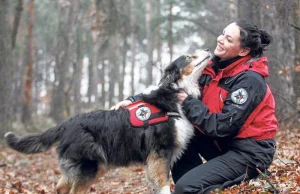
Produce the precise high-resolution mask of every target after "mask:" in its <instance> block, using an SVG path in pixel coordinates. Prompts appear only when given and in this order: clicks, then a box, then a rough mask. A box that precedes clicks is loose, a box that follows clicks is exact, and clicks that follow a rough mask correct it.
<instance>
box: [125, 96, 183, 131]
mask: <svg viewBox="0 0 300 194" xmlns="http://www.w3.org/2000/svg"><path fill="white" fill-rule="evenodd" d="M125 108H127V109H128V110H129V112H130V119H129V120H130V123H131V125H132V126H133V127H148V126H149V125H154V124H157V123H162V122H165V121H167V120H168V119H169V115H174V116H180V115H179V114H178V113H177V114H175V113H171V114H169V113H166V112H162V111H161V110H160V109H159V108H157V107H156V106H153V105H151V104H148V103H146V102H143V101H136V102H133V103H132V104H130V105H128V106H127V107H125Z"/></svg>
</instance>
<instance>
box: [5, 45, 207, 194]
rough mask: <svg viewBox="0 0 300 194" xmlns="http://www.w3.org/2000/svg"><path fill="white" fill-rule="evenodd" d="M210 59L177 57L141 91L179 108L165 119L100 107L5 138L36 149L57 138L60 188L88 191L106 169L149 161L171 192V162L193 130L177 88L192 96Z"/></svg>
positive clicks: (158, 103) (159, 189) (159, 186)
mask: <svg viewBox="0 0 300 194" xmlns="http://www.w3.org/2000/svg"><path fill="white" fill-rule="evenodd" d="M209 59H210V54H209V53H208V52H206V51H201V52H200V54H198V55H194V56H189V55H184V56H181V57H179V58H178V59H176V60H175V61H174V62H172V63H171V64H170V65H169V66H168V67H167V68H166V70H165V74H164V76H163V78H162V80H161V82H160V84H159V86H157V87H151V88H150V89H148V91H147V92H145V93H143V94H142V100H143V101H144V102H147V103H149V104H151V105H154V106H155V107H158V108H159V109H160V110H161V111H162V112H165V113H168V112H171V113H177V114H178V115H177V116H176V114H175V116H172V114H170V116H169V118H168V120H166V121H164V122H160V123H157V124H155V125H147V126H146V127H145V126H143V127H140V128H139V127H133V126H132V123H131V122H130V119H129V118H130V114H131V113H130V112H129V110H128V108H120V109H118V110H110V111H109V110H98V111H94V112H89V113H86V114H81V115H77V116H74V117H72V118H70V119H68V120H66V121H64V122H63V123H61V124H60V125H58V126H56V127H53V128H50V129H48V130H46V131H45V132H44V133H41V134H30V135H27V136H23V137H18V136H16V135H15V134H13V133H11V132H10V133H7V134H6V135H5V138H6V141H7V144H8V145H9V146H10V147H11V148H12V149H14V150H17V151H19V152H23V153H26V154H34V153H39V152H44V151H46V150H48V149H49V148H50V147H51V146H52V145H53V144H54V143H55V142H58V146H57V153H58V158H59V168H60V170H61V173H62V177H61V178H60V180H59V182H58V184H57V192H58V193H59V194H67V193H71V194H75V193H86V192H87V190H88V188H89V186H90V185H91V184H93V183H95V181H97V179H98V178H99V177H101V176H102V175H103V174H104V173H105V172H106V171H107V170H109V169H112V168H116V167H123V166H129V165H134V164H137V163H141V164H146V165H147V174H148V178H149V180H150V181H151V182H152V183H153V185H154V186H155V187H154V188H155V191H156V193H160V194H170V187H169V170H170V167H171V166H172V164H173V163H174V162H175V161H176V160H177V159H178V158H179V157H180V156H181V154H182V152H183V151H184V150H185V148H186V146H187V144H188V142H189V139H190V138H191V137H192V136H193V131H194V129H193V126H192V125H191V124H190V123H189V121H188V120H187V119H186V118H185V116H184V115H183V114H182V111H181V107H180V105H178V104H177V96H176V93H177V92H178V91H179V89H184V90H185V91H186V92H187V93H188V94H189V95H193V96H194V97H198V96H199V95H200V91H199V88H198V84H197V81H198V79H199V77H200V75H201V72H202V70H203V69H204V67H205V66H206V65H207V63H208V61H209Z"/></svg>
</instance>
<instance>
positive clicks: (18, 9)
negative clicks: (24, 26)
mask: <svg viewBox="0 0 300 194" xmlns="http://www.w3.org/2000/svg"><path fill="white" fill-rule="evenodd" d="M22 11H23V0H18V4H17V6H16V9H15V17H14V22H13V29H12V33H11V36H12V38H11V41H12V43H11V45H12V49H14V48H15V45H16V39H17V34H18V29H19V24H20V20H21V15H22Z"/></svg>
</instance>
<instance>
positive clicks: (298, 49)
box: [293, 0, 300, 104]
mask: <svg viewBox="0 0 300 194" xmlns="http://www.w3.org/2000/svg"><path fill="white" fill-rule="evenodd" d="M293 25H294V27H293V28H294V36H295V52H294V53H295V58H294V69H293V71H294V76H293V86H294V92H295V95H296V100H297V102H298V103H299V104H300V0H295V4H294V12H293ZM296 27H298V29H297V28H296Z"/></svg>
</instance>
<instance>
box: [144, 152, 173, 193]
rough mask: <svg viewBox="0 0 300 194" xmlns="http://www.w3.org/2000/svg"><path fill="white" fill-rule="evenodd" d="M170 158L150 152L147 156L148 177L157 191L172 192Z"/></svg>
mask: <svg viewBox="0 0 300 194" xmlns="http://www.w3.org/2000/svg"><path fill="white" fill-rule="evenodd" d="M168 161H169V160H168V159H166V158H162V157H159V155H158V154H157V153H153V152H152V153H150V155H149V156H148V158H147V174H148V179H149V180H150V181H151V183H152V184H153V185H154V187H155V188H154V190H155V193H157V194H171V191H170V182H169V169H170V164H169V162H168Z"/></svg>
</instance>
